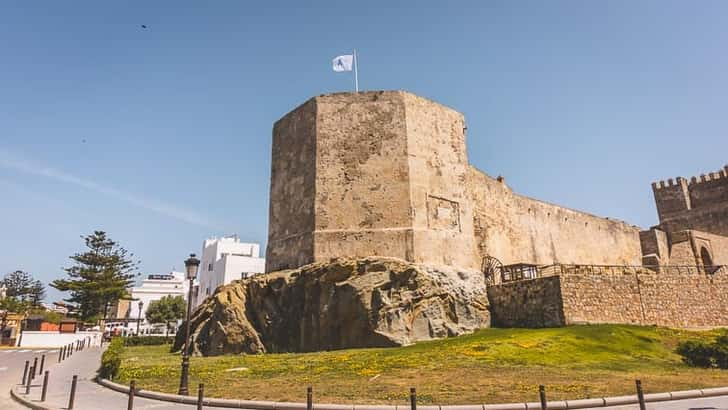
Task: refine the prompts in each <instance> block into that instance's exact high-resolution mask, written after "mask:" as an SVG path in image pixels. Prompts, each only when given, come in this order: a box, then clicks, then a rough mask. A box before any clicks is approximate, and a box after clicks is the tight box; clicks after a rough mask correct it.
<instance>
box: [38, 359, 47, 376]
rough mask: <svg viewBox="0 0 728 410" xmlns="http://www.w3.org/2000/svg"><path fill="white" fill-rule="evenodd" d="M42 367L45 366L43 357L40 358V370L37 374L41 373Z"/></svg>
mask: <svg viewBox="0 0 728 410" xmlns="http://www.w3.org/2000/svg"><path fill="white" fill-rule="evenodd" d="M43 366H45V355H43V356H41V357H40V370H38V374H41V373H43Z"/></svg>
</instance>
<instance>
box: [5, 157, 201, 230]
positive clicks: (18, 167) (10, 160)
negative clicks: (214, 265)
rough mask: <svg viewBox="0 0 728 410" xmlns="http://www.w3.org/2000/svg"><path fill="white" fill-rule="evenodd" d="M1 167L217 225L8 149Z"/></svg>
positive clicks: (184, 218)
mask: <svg viewBox="0 0 728 410" xmlns="http://www.w3.org/2000/svg"><path fill="white" fill-rule="evenodd" d="M0 167H2V168H7V169H12V170H15V171H19V172H23V173H25V174H29V175H35V176H40V177H45V178H48V179H52V180H54V181H58V182H62V183H65V184H69V185H76V186H79V187H82V188H85V189H88V190H91V191H94V192H97V193H100V194H103V195H106V196H109V197H112V198H115V199H118V200H121V201H124V202H126V203H129V204H131V205H134V206H137V207H139V208H143V209H146V210H149V211H153V212H156V213H158V214H161V215H164V216H168V217H170V218H175V219H178V220H181V221H184V222H187V223H190V224H193V225H199V226H204V227H206V228H214V226H213V223H212V221H211V220H210V219H209V218H207V217H206V216H204V215H201V214H199V213H197V212H194V211H189V210H186V209H182V208H178V207H176V206H174V205H171V204H168V203H165V202H162V201H158V200H155V199H150V198H144V197H140V196H137V195H134V194H130V193H128V192H123V191H120V190H118V189H116V188H114V187H111V186H108V185H102V184H99V183H96V182H93V181H90V180H87V179H83V178H79V177H77V176H74V175H71V174H69V173H67V172H64V171H61V170H59V169H55V168H52V167H49V166H46V165H43V164H40V163H36V162H33V161H30V160H27V159H25V158H18V157H14V156H11V155H10V154H9V153H7V152H2V151H0Z"/></svg>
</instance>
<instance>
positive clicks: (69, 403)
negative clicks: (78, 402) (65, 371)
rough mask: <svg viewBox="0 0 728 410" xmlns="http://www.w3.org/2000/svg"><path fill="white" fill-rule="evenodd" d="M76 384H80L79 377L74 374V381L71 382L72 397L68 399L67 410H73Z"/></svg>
mask: <svg viewBox="0 0 728 410" xmlns="http://www.w3.org/2000/svg"><path fill="white" fill-rule="evenodd" d="M76 383H78V376H76V375H75V374H74V375H73V380H71V396H70V397H69V398H68V407H67V410H73V402H74V401H75V399H76Z"/></svg>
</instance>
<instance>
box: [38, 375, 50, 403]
mask: <svg viewBox="0 0 728 410" xmlns="http://www.w3.org/2000/svg"><path fill="white" fill-rule="evenodd" d="M46 392H48V370H46V371H45V373H43V390H41V391H40V401H45V399H46Z"/></svg>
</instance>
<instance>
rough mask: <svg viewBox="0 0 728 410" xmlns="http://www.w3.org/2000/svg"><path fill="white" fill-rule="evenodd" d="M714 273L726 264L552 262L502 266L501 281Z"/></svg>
mask: <svg viewBox="0 0 728 410" xmlns="http://www.w3.org/2000/svg"><path fill="white" fill-rule="evenodd" d="M636 274H653V275H654V274H662V275H716V274H728V266H726V265H715V266H700V265H576V264H552V265H544V266H523V265H515V266H514V267H511V266H503V267H502V268H501V272H500V276H501V283H507V282H515V281H520V280H528V279H536V278H541V277H546V276H555V275H615V276H616V275H636Z"/></svg>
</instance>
